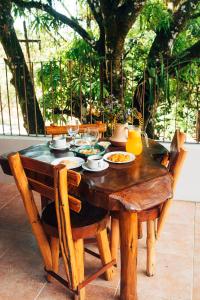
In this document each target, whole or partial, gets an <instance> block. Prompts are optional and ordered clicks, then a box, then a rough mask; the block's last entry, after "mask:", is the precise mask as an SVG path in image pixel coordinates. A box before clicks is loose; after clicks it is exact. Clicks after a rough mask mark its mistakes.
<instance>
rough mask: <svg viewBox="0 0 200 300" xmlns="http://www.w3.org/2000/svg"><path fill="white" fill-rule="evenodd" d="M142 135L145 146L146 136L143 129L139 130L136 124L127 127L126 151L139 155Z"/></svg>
mask: <svg viewBox="0 0 200 300" xmlns="http://www.w3.org/2000/svg"><path fill="white" fill-rule="evenodd" d="M142 135H143V136H144V138H145V142H146V146H147V147H149V144H148V136H147V134H146V133H145V132H144V131H141V129H140V127H138V126H129V128H128V140H127V143H126V151H127V152H131V153H133V154H135V155H140V154H141V153H142V150H143V145H142Z"/></svg>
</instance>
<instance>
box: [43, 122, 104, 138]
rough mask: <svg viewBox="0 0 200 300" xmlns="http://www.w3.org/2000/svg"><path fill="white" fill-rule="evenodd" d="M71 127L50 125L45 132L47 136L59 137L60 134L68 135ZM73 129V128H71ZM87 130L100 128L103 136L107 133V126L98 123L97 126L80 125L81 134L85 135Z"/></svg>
mask: <svg viewBox="0 0 200 300" xmlns="http://www.w3.org/2000/svg"><path fill="white" fill-rule="evenodd" d="M68 127H69V125H65V126H58V125H50V126H45V132H46V134H47V135H52V136H54V135H59V134H67V129H68ZM70 127H72V126H70ZM86 128H98V130H99V133H100V134H102V133H104V132H106V130H107V125H106V124H105V123H101V122H97V123H95V124H80V125H79V132H80V133H83V132H84V130H85V129H86Z"/></svg>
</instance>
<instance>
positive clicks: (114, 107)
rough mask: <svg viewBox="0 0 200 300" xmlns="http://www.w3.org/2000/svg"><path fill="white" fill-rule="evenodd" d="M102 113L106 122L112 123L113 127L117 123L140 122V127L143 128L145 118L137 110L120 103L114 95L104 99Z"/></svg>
mask: <svg viewBox="0 0 200 300" xmlns="http://www.w3.org/2000/svg"><path fill="white" fill-rule="evenodd" d="M100 111H101V113H103V114H104V118H105V120H107V121H108V122H110V123H111V124H112V125H113V126H114V125H115V124H116V123H122V124H125V123H131V124H133V122H134V120H135V119H136V120H138V122H139V125H140V127H141V128H143V124H144V122H143V117H142V114H141V113H140V112H138V110H137V109H136V108H130V107H126V105H125V104H124V103H120V102H119V100H118V99H116V98H115V97H114V96H113V95H110V96H109V97H106V98H105V99H104V107H101V108H100Z"/></svg>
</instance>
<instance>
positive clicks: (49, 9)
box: [12, 0, 96, 49]
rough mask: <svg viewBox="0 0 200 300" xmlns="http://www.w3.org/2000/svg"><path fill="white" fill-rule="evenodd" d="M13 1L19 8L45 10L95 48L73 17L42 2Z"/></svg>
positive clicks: (90, 38) (94, 44)
mask: <svg viewBox="0 0 200 300" xmlns="http://www.w3.org/2000/svg"><path fill="white" fill-rule="evenodd" d="M12 2H13V3H15V4H16V5H17V6H19V7H21V8H26V9H29V10H30V9H32V8H35V9H39V10H42V11H44V12H47V13H48V14H49V15H51V16H52V17H54V18H55V19H56V20H58V21H61V22H62V23H63V24H65V25H68V26H69V27H71V28H72V29H73V30H74V31H76V32H77V33H78V34H79V35H80V36H81V37H82V38H83V39H84V40H85V41H86V42H87V43H88V44H89V45H90V46H92V47H93V48H94V49H95V46H96V42H95V41H94V40H93V39H92V37H91V36H90V35H89V34H88V32H87V31H86V30H85V29H84V28H82V27H81V26H80V25H79V24H78V22H77V21H75V20H74V19H70V18H68V17H67V16H65V15H63V14H61V13H59V12H57V11H56V10H55V9H53V8H52V7H51V6H50V5H48V4H42V2H41V1H40V2H36V1H30V2H25V1H23V0H12Z"/></svg>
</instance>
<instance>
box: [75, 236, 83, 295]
mask: <svg viewBox="0 0 200 300" xmlns="http://www.w3.org/2000/svg"><path fill="white" fill-rule="evenodd" d="M74 248H75V253H76V263H77V269H78V277H79V282H80V283H81V282H82V281H83V280H84V278H85V274H84V243H83V239H79V240H76V241H74ZM74 300H85V288H82V289H81V290H80V292H79V295H75V296H74Z"/></svg>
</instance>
